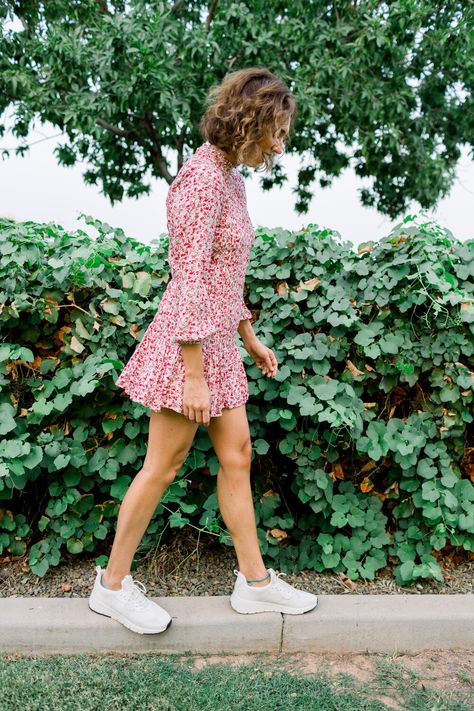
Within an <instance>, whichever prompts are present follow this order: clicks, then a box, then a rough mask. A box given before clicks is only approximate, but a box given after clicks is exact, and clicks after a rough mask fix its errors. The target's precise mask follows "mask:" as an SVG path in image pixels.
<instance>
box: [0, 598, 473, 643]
mask: <svg viewBox="0 0 474 711" xmlns="http://www.w3.org/2000/svg"><path fill="white" fill-rule="evenodd" d="M318 597H319V604H318V606H317V607H316V608H315V609H314V610H311V611H310V612H306V613H305V614H303V615H288V614H281V613H277V612H264V613H259V614H255V615H240V614H239V613H237V612H235V611H234V610H233V609H232V608H231V606H230V603H229V597H228V596H223V595H220V596H208V597H155V598H153V597H152V598H151V599H152V600H154V601H155V602H157V603H158V604H159V605H161V606H162V607H164V608H165V609H166V610H167V611H168V612H169V613H170V615H171V616H172V618H173V622H172V624H171V626H170V627H169V629H168V630H166V631H165V632H162V633H160V634H155V635H140V634H136V633H134V632H131V631H130V630H128V629H126V628H125V627H124V626H123V625H121V624H120V623H119V622H116V621H115V620H112V619H110V618H108V617H104V616H103V615H98V614H97V613H95V612H92V611H91V610H90V609H89V606H88V599H87V598H48V597H37V598H36V597H24V598H18V597H11V598H3V599H1V600H0V651H1V652H7V653H11V652H19V653H23V654H37V655H43V654H79V653H89V652H96V653H97V652H151V651H153V652H163V653H184V652H191V653H195V654H205V653H216V652H228V653H248V652H336V653H348V652H387V653H392V654H393V653H411V652H418V651H421V650H422V649H444V650H446V649H474V595H432V594H427V595H351V594H347V595H319V596H318Z"/></svg>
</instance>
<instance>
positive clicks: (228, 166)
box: [203, 141, 236, 171]
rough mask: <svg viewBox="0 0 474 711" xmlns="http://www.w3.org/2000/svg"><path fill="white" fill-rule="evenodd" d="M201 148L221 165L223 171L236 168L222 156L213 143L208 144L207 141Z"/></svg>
mask: <svg viewBox="0 0 474 711" xmlns="http://www.w3.org/2000/svg"><path fill="white" fill-rule="evenodd" d="M203 146H205V147H206V149H207V150H208V151H209V152H210V153H211V154H212V155H213V156H214V158H215V160H217V162H218V163H219V165H221V166H222V167H223V168H224V170H227V171H229V170H232V168H235V167H236V166H235V165H234V164H233V163H232V162H231V161H230V160H229V159H228V158H227V157H226V156H225V155H224V153H223V152H222V151H221V149H220V148H218V147H217V146H215V145H214V144H213V143H210V142H209V141H206V142H205V143H203Z"/></svg>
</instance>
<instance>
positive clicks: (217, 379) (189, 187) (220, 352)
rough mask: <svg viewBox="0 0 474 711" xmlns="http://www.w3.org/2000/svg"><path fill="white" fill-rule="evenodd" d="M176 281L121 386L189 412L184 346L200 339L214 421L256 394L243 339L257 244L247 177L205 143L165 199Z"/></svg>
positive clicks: (156, 404) (149, 403)
mask: <svg viewBox="0 0 474 711" xmlns="http://www.w3.org/2000/svg"><path fill="white" fill-rule="evenodd" d="M166 209H167V226H168V234H169V254H168V260H169V265H170V272H171V280H170V281H169V282H168V284H167V287H166V289H165V291H164V293H163V296H162V299H161V301H160V304H159V307H158V310H157V312H156V315H155V317H154V319H153V321H152V322H151V323H150V325H149V326H148V328H147V330H146V331H145V333H144V335H143V338H142V339H141V341H140V343H139V344H138V345H137V347H136V348H135V351H134V352H133V354H132V356H131V358H130V359H129V360H128V362H127V363H126V365H125V367H124V369H123V370H122V372H121V374H120V376H119V377H118V379H117V380H116V381H115V382H116V385H118V386H119V387H121V388H123V389H124V390H125V392H126V393H127V394H128V396H129V397H130V399H131V400H133V401H135V402H139V403H141V404H142V405H144V406H145V407H147V408H149V409H151V410H155V411H159V410H160V409H161V408H162V407H167V408H170V409H172V410H175V411H176V412H180V413H183V388H184V379H185V371H184V361H183V356H182V350H181V343H184V342H186V341H200V343H201V346H202V360H203V370H204V378H205V380H206V382H207V384H208V387H209V390H210V392H211V403H210V404H211V407H210V416H211V417H218V416H220V415H222V410H223V408H232V407H237V406H238V405H241V404H243V403H245V402H246V401H247V400H248V397H249V390H248V382H247V376H246V372H245V368H244V364H243V361H242V357H241V354H240V350H239V346H238V344H237V342H236V334H237V328H238V326H239V322H240V321H241V320H242V319H250V318H252V314H251V312H250V311H249V309H248V308H247V307H246V306H245V303H244V299H243V290H244V283H245V274H246V270H247V265H248V261H249V257H250V250H251V247H252V243H253V240H254V230H253V227H252V223H251V221H250V218H249V215H248V212H247V202H246V195H245V184H244V179H243V177H242V175H241V174H240V172H239V171H238V170H237V168H236V167H235V166H234V165H233V164H232V163H231V162H230V161H229V160H228V159H227V158H226V156H225V155H224V153H223V152H222V151H221V150H220V149H219V148H217V146H214V145H213V144H212V143H209V142H208V141H206V142H205V143H203V144H202V145H201V146H199V148H197V149H196V151H195V152H194V154H193V155H192V156H191V157H190V158H188V160H186V161H185V162H184V163H183V165H182V167H181V169H180V170H179V172H178V174H177V175H176V177H175V179H174V181H173V182H172V183H171V185H170V187H169V191H168V195H167V198H166Z"/></svg>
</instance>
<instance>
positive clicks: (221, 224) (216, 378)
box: [89, 67, 317, 633]
mask: <svg viewBox="0 0 474 711" xmlns="http://www.w3.org/2000/svg"><path fill="white" fill-rule="evenodd" d="M295 114H296V104H295V100H294V98H293V96H292V95H291V93H290V91H289V89H288V88H287V86H286V85H285V84H284V83H283V82H282V81H280V80H279V79H278V78H277V77H276V76H275V75H274V74H272V73H271V72H270V71H269V70H268V69H266V68H261V67H250V68H248V69H242V70H239V71H235V72H232V73H230V74H227V75H226V77H225V78H224V80H223V82H222V83H221V84H220V85H217V86H214V87H212V88H211V90H210V92H209V95H208V107H207V111H206V113H205V115H204V116H203V118H202V120H201V124H200V131H201V134H202V135H203V137H204V139H205V143H203V144H202V145H201V146H200V147H199V148H197V149H196V151H195V153H194V154H193V155H192V156H191V157H190V158H189V159H188V160H186V161H185V163H184V164H183V165H182V167H181V169H180V170H179V172H178V174H177V176H176V178H175V180H174V181H173V183H172V184H171V185H170V188H169V192H168V196H167V199H166V206H167V217H168V232H169V238H170V242H169V263H170V267H171V275H172V278H171V281H170V282H169V283H168V285H167V288H166V290H165V292H164V294H163V297H162V299H161V301H160V305H159V308H158V311H157V313H156V315H155V317H154V319H153V321H152V323H151V324H150V326H149V327H148V329H147V330H146V332H145V334H144V336H143V338H142V340H141V342H140V344H139V345H138V346H137V348H136V349H135V351H134V353H133V355H132V357H131V358H130V360H129V361H128V362H127V364H126V365H125V368H124V369H123V371H122V373H121V374H120V376H119V378H118V379H117V381H116V383H117V385H119V386H120V387H123V388H124V390H125V391H126V392H127V394H128V395H129V397H130V399H132V400H134V401H136V402H140V403H142V404H143V405H145V406H146V407H148V408H150V410H151V413H150V427H149V440H148V447H147V453H146V457H145V461H144V463H143V467H142V469H141V470H140V472H139V473H138V474H137V475H136V476H135V478H134V480H133V482H132V484H131V485H130V488H129V489H128V491H127V493H126V496H125V498H124V499H123V502H122V505H121V507H120V513H119V516H118V521H117V530H116V535H115V539H114V543H113V546H112V550H111V554H110V558H109V562H108V565H107V568H106V569H105V570H104V571H102V570H101V567H100V566H96V579H95V582H94V587H93V590H92V593H91V596H90V599H89V607H90V608H91V609H92V610H93V611H95V612H98V613H100V614H104V615H107V616H109V617H112V618H113V619H115V620H118V621H119V622H121V623H122V624H123V625H125V626H126V627H128V628H129V629H131V630H133V631H135V632H139V633H158V632H163V631H164V630H165V629H167V628H168V627H169V625H170V624H171V616H170V615H169V614H168V612H167V611H166V610H164V609H163V608H162V607H160V606H159V605H157V604H156V603H155V602H153V601H152V600H150V599H149V598H147V597H146V596H145V592H146V588H145V586H144V585H143V583H140V582H136V581H135V582H134V581H133V579H132V576H131V575H130V572H129V571H130V567H131V562H132V560H133V557H134V554H135V551H136V549H137V547H138V545H139V543H140V541H141V538H142V536H143V534H144V533H145V531H146V529H147V527H148V524H149V522H150V519H151V517H152V515H153V513H154V512H155V510H156V508H157V506H158V504H159V502H160V499H161V497H162V495H163V493H164V492H165V490H166V489H167V487H168V486H169V485H170V484H171V483H172V481H173V480H174V478H175V475H176V473H177V472H178V471H179V470H180V468H181V466H182V464H183V462H184V460H185V459H186V456H187V454H188V452H189V449H190V448H191V445H192V442H193V439H194V436H195V434H196V430H197V429H198V427H199V425H200V424H203V425H204V426H206V427H207V431H208V433H209V437H210V439H211V442H212V445H213V447H214V450H215V452H216V455H217V457H218V459H219V463H220V469H219V471H218V474H217V496H218V501H219V507H220V510H221V513H222V517H223V519H224V522H225V524H226V526H227V529H228V531H229V533H230V535H231V537H232V541H233V544H234V547H235V552H236V555H237V559H238V564H239V570H234V574H235V575H236V576H237V580H236V581H235V585H234V590H233V593H232V595H231V598H230V604H231V606H232V608H233V609H234V610H236V611H237V612H240V613H255V612H266V611H275V612H287V613H291V614H300V613H303V612H306V611H308V610H311V609H313V608H314V607H315V606H316V604H317V597H316V595H313V594H312V593H308V592H304V591H301V590H297V589H296V588H294V587H292V586H291V585H289V584H288V583H287V582H285V581H283V580H281V579H280V578H279V575H277V574H276V573H275V571H274V570H273V568H269V569H268V570H267V568H265V565H264V563H263V560H262V556H261V553H260V550H259V544H258V538H257V530H256V521H255V512H254V507H253V500H252V492H251V486H250V461H251V442H250V433H249V425H248V421H247V415H246V409H245V403H246V401H247V399H248V396H249V391H248V383H247V378H246V373H245V369H244V365H243V362H242V358H241V355H240V351H239V347H238V345H237V343H236V339H235V336H236V332H238V333H239V334H240V336H241V338H242V341H243V344H244V347H245V349H246V351H247V353H249V355H250V356H251V357H252V358H253V360H254V361H255V363H256V364H257V366H258V368H259V369H260V370H261V371H262V374H264V375H266V376H267V377H273V376H274V375H275V374H276V372H277V361H276V358H275V355H274V353H273V351H272V350H271V349H270V348H268V347H267V346H265V345H264V344H263V343H261V341H259V339H258V338H257V337H256V335H255V333H254V331H253V328H252V325H251V322H250V319H251V317H252V314H251V312H250V311H249V310H248V308H247V307H246V306H245V304H244V301H243V289H244V281H245V273H246V269H247V265H248V260H249V255H250V249H251V246H252V242H253V239H254V232H253V228H252V223H251V221H250V218H249V216H248V212H247V206H246V196H245V184H244V180H243V177H242V175H241V173H240V172H239V171H238V170H237V165H239V163H245V164H246V165H247V166H250V167H257V166H259V165H261V164H262V163H264V164H265V166H266V167H267V169H268V168H271V166H272V154H273V153H275V152H276V153H278V154H281V153H282V152H283V143H284V140H285V139H286V138H287V136H288V134H289V132H290V127H291V123H292V120H293V118H294V116H295ZM280 575H281V573H280Z"/></svg>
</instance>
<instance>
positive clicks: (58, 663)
mask: <svg viewBox="0 0 474 711" xmlns="http://www.w3.org/2000/svg"><path fill="white" fill-rule="evenodd" d="M213 656H215V655H213ZM203 657H204V658H205V655H201V659H202V658H203ZM283 663H284V667H283V666H282V665H283ZM378 697H383V698H385V699H387V698H388V699H394V701H395V702H396V703H393V704H392V703H391V704H390V705H386V704H385V703H384V702H383V701H382V700H381V699H380V698H378ZM15 708H21V709H22V711H33V710H35V711H36V710H38V711H39V710H40V709H41V710H43V709H54V710H55V711H61V710H62V709H67V710H68V711H72V710H73V709H80V710H81V711H87V710H88V709H94V711H95V710H96V709H100V710H101V711H102V710H103V711H112V710H114V709H120V710H122V709H134V710H135V709H136V710H139V711H141V710H142V709H143V710H145V709H146V710H147V711H148V710H154V709H157V710H158V709H159V710H160V711H188V710H189V711H191V710H192V711H207V710H209V711H221V710H222V711H244V710H246V711H247V710H248V711H250V710H253V709H259V710H260V709H262V710H265V711H287V709H288V710H289V709H291V711H297V710H298V709H301V711H362V710H363V711H382V710H385V709H394V708H397V709H407V710H408V711H470V710H471V708H472V699H471V703H469V700H468V699H467V698H466V697H461V696H459V695H455V694H454V693H452V692H448V691H439V690H434V689H429V688H426V687H425V685H424V684H423V683H422V682H421V680H420V678H419V676H418V674H417V673H416V672H414V671H412V670H407V669H405V668H404V667H403V666H402V665H400V664H397V663H396V662H394V661H393V660H390V659H389V658H388V656H384V655H381V656H378V657H377V658H376V661H375V665H374V678H373V679H372V680H371V681H370V682H369V683H367V682H364V683H362V682H360V681H358V680H357V679H355V678H354V677H353V676H351V675H350V674H347V673H344V674H343V673H339V674H336V675H334V676H329V675H328V674H327V673H325V672H323V671H320V672H318V673H317V674H306V673H302V672H301V670H299V669H298V668H297V665H292V661H291V657H287V656H282V657H281V664H280V665H279V664H278V661H277V662H275V660H267V659H266V658H265V655H264V654H259V655H255V656H254V657H252V659H251V661H250V662H247V663H241V664H238V665H236V664H233V665H231V664H229V663H228V662H226V658H225V657H224V656H223V657H222V662H218V663H212V664H207V665H205V666H202V667H201V668H196V667H195V665H194V655H191V654H189V655H162V654H156V655H153V654H148V655H138V654H130V655H125V654H113V655H110V654H104V655H85V654H81V655H77V656H49V657H23V656H18V655H7V654H5V653H0V709H2V711H3V709H5V710H6V709H15Z"/></svg>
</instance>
